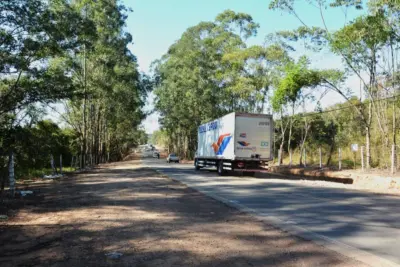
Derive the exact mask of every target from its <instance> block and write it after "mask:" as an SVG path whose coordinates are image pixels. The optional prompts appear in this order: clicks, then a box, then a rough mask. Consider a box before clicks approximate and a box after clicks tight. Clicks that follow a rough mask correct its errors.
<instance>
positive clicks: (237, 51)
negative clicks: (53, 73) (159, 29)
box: [154, 10, 288, 157]
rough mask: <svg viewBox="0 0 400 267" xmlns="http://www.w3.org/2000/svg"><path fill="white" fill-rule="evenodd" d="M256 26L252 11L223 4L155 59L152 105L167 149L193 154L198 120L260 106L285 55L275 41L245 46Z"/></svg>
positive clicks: (183, 154)
mask: <svg viewBox="0 0 400 267" xmlns="http://www.w3.org/2000/svg"><path fill="white" fill-rule="evenodd" d="M257 28H258V24H257V23H255V22H254V21H253V19H252V18H251V16H249V15H247V14H243V13H235V12H233V11H230V10H227V11H225V12H223V13H221V14H219V15H218V16H217V17H216V19H215V21H213V22H202V23H199V24H198V25H196V26H194V27H190V28H188V29H187V30H186V31H185V32H184V33H183V34H182V36H181V38H180V39H179V40H178V41H177V42H176V43H174V44H173V45H172V46H171V47H170V48H169V50H168V53H167V54H165V55H164V56H163V57H162V58H161V59H160V60H158V61H156V62H155V63H154V68H155V81H156V89H155V95H156V109H157V110H158V111H159V112H160V113H161V116H162V118H161V120H160V122H161V125H162V127H163V129H164V131H165V133H166V134H167V136H168V139H169V141H170V143H169V144H170V146H171V147H170V149H171V150H174V151H176V152H177V153H180V154H181V155H182V156H184V157H192V156H193V155H194V151H195V149H196V139H197V127H198V126H199V125H200V124H201V123H203V122H206V121H209V120H211V119H215V118H217V117H219V116H221V115H224V114H226V113H228V112H232V111H243V112H258V113H259V112H263V111H264V109H265V105H266V102H267V94H268V91H269V90H270V86H271V85H272V83H273V80H274V77H275V76H276V75H277V73H278V68H277V67H278V66H281V65H282V64H283V63H282V62H285V61H287V60H288V56H287V53H286V51H285V50H284V49H283V48H281V47H280V46H278V45H275V44H273V45H271V46H269V47H262V46H252V47H248V48H247V47H246V44H245V42H244V40H245V38H248V37H249V36H252V35H255V34H256V29H257Z"/></svg>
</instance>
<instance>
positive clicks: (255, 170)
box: [233, 169, 270, 172]
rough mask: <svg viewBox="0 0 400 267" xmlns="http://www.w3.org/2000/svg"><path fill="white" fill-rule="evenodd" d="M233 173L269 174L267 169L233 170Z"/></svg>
mask: <svg viewBox="0 0 400 267" xmlns="http://www.w3.org/2000/svg"><path fill="white" fill-rule="evenodd" d="M233 171H235V172H270V171H269V170H268V169H233Z"/></svg>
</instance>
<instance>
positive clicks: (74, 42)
mask: <svg viewBox="0 0 400 267" xmlns="http://www.w3.org/2000/svg"><path fill="white" fill-rule="evenodd" d="M129 12H130V10H128V9H127V8H126V7H124V6H123V5H121V4H119V2H118V1H115V0H101V1H87V0H77V1H67V0H50V1H42V0H29V1H28V0H12V1H11V0H5V1H0V22H1V23H0V174H1V176H0V178H1V181H2V188H4V184H5V180H6V178H7V176H8V174H9V171H8V168H9V166H10V159H11V158H13V159H14V163H15V176H16V177H17V178H20V177H22V178H24V177H25V178H26V177H30V176H32V175H34V176H35V175H37V174H38V173H41V172H42V171H43V169H45V168H50V159H51V157H53V158H54V161H55V162H57V165H58V162H59V161H58V159H59V157H60V155H62V158H63V164H64V166H71V163H72V162H71V160H72V159H73V157H74V162H75V164H74V165H75V166H76V167H77V168H85V167H86V166H88V165H94V164H98V163H100V162H105V161H108V160H119V159H121V158H122V157H123V156H124V154H125V152H126V151H127V150H128V149H129V146H132V145H135V144H139V143H141V142H145V141H146V135H145V133H144V131H143V130H141V129H139V124H140V123H141V121H142V119H143V118H144V117H145V113H144V112H143V111H142V107H143V106H144V103H145V97H146V95H147V92H148V91H149V90H150V89H151V82H150V79H149V78H148V77H147V76H146V75H144V74H142V73H140V72H139V71H138V67H137V61H136V57H135V56H134V55H133V54H132V53H131V52H130V50H129V49H128V45H129V44H130V43H131V42H132V36H131V35H130V34H129V33H127V32H125V30H124V26H125V21H126V18H127V15H128V13H129ZM46 113H47V116H46V117H45V115H46ZM49 118H51V119H53V121H51V120H50V119H49ZM54 118H59V119H61V122H60V124H59V125H57V123H55V122H54V121H56V120H55V119H54ZM11 155H12V156H11Z"/></svg>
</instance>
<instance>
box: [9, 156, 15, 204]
mask: <svg viewBox="0 0 400 267" xmlns="http://www.w3.org/2000/svg"><path fill="white" fill-rule="evenodd" d="M8 179H9V184H10V194H11V197H14V194H15V173H14V152H13V151H11V152H10V156H9V159H8Z"/></svg>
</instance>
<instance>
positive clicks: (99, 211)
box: [0, 161, 363, 267]
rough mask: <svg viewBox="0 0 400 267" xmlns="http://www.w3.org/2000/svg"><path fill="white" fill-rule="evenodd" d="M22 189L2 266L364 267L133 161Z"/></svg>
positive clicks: (1, 226)
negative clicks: (26, 195) (26, 196)
mask: <svg viewBox="0 0 400 267" xmlns="http://www.w3.org/2000/svg"><path fill="white" fill-rule="evenodd" d="M30 188H31V189H33V190H40V193H39V195H40V196H38V197H36V198H35V199H34V200H32V201H28V200H27V201H26V203H25V206H24V207H23V208H21V209H18V210H15V211H14V217H12V218H11V219H10V220H9V221H8V222H6V223H4V222H2V223H1V222H0V266H2V267H6V266H77V267H80V266H138V267H139V266H140V267H144V266H363V265H362V264H361V263H359V262H356V261H353V260H351V259H349V258H346V257H343V256H342V255H339V254H337V253H335V252H332V251H330V250H327V249H325V248H323V247H321V246H318V245H316V244H314V243H312V242H308V241H304V240H301V239H299V238H296V237H293V236H290V235H288V234H287V233H285V232H282V231H280V230H278V229H275V228H272V227H270V226H268V225H266V224H264V223H262V222H259V221H257V220H255V219H253V218H252V217H250V216H248V215H246V214H243V213H241V212H239V211H237V210H235V209H232V208H230V207H227V206H225V205H223V204H222V203H219V202H217V201H215V200H213V199H210V198H208V197H205V196H204V195H202V194H200V193H198V192H196V191H194V190H192V189H190V188H187V187H186V186H184V185H182V184H180V183H178V182H175V181H173V180H171V179H169V178H165V177H161V176H160V175H159V174H157V173H156V172H154V171H153V170H150V169H146V168H142V167H141V166H140V165H139V163H138V162H137V161H129V162H123V163H118V164H112V165H108V166H103V168H100V169H97V170H95V171H93V172H91V173H87V174H80V175H76V176H74V177H69V178H65V179H63V180H60V181H54V182H50V183H36V184H32V185H31V186H30ZM10 212H11V211H10ZM115 251H117V252H120V253H122V254H123V255H122V256H121V257H120V258H119V259H109V258H107V257H106V256H105V254H106V253H109V252H115Z"/></svg>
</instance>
